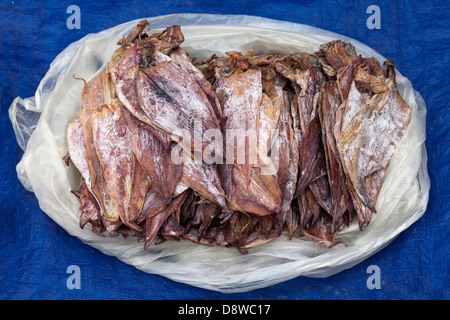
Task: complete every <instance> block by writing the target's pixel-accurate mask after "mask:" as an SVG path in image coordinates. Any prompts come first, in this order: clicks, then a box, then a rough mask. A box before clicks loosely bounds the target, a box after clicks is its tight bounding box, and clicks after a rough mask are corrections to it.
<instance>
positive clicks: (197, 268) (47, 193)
mask: <svg viewBox="0 0 450 320" xmlns="http://www.w3.org/2000/svg"><path fill="white" fill-rule="evenodd" d="M147 20H148V21H149V22H150V23H151V25H152V31H158V29H161V28H165V27H167V26H170V25H173V24H179V25H181V26H182V32H183V33H184V35H185V39H186V40H185V42H184V43H183V44H182V47H183V49H184V50H185V51H187V52H188V53H189V54H190V56H191V57H196V58H197V59H198V60H201V59H207V58H209V57H210V56H211V55H212V54H213V53H216V54H218V55H223V54H224V52H225V51H231V50H236V51H241V52H247V51H248V50H250V49H254V50H255V54H258V53H264V52H280V53H289V52H298V51H304V52H310V53H312V52H314V51H316V50H317V49H318V47H319V45H320V44H322V43H325V42H328V41H331V40H336V39H342V40H345V41H349V42H351V43H352V44H353V45H354V46H355V47H356V50H357V52H358V53H360V54H362V55H363V56H364V57H371V56H374V57H375V58H377V59H378V60H380V61H381V62H383V61H384V60H385V58H384V57H383V56H381V55H380V54H378V53H377V52H375V51H374V50H372V49H371V48H369V47H367V46H365V45H364V44H362V43H359V42H358V41H355V40H353V39H350V38H347V37H344V36H341V35H338V34H334V33H331V32H328V31H325V30H321V29H317V28H314V27H310V26H306V25H301V24H296V23H289V22H283V21H275V20H270V19H265V18H258V17H251V16H235V15H233V16H227V15H195V14H189V15H184V14H178V15H169V16H161V17H152V18H148V19H147ZM138 21H139V20H136V21H130V22H128V23H125V24H122V25H119V26H117V27H114V28H112V29H108V30H105V31H103V32H100V33H97V34H90V35H87V36H86V37H84V38H83V39H81V40H79V41H77V42H74V43H73V44H71V45H70V46H69V47H67V48H66V49H65V50H64V51H63V52H61V54H59V55H58V56H57V58H56V59H55V60H54V61H53V63H52V64H51V66H50V69H49V71H48V72H47V74H46V75H45V77H44V78H43V79H42V81H41V83H40V85H39V87H38V89H37V91H36V94H35V96H34V97H30V98H27V99H21V98H16V99H15V100H14V102H13V103H12V105H11V107H10V110H9V115H10V119H11V122H12V125H13V128H14V132H15V134H16V138H17V142H18V144H19V145H20V147H21V148H22V149H23V150H24V151H25V153H24V155H23V157H22V160H21V161H20V163H19V164H18V165H17V175H18V178H19V180H20V181H21V183H22V184H23V186H24V187H25V188H26V189H27V190H29V191H32V192H34V193H35V195H36V197H37V199H38V201H39V206H40V207H41V209H42V210H43V211H44V212H45V213H46V214H47V215H48V216H49V217H51V218H52V219H53V220H54V221H56V222H57V223H58V224H59V225H60V226H61V227H62V228H64V229H65V230H66V231H67V232H68V233H69V234H71V235H73V236H75V237H77V238H79V239H80V240H82V241H83V242H84V243H87V244H88V245H90V246H92V247H94V248H97V249H98V250H100V251H102V252H103V253H105V254H107V255H111V256H115V257H117V258H118V259H120V260H122V261H124V262H125V263H127V264H130V265H133V266H135V267H136V268H138V269H140V270H142V271H144V272H147V273H154V274H159V275H162V276H165V277H167V278H170V279H172V280H175V281H179V282H182V283H187V284H191V285H193V286H198V287H202V288H206V289H211V290H216V291H221V292H243V291H249V290H253V289H256V288H262V287H266V286H269V285H272V284H276V283H279V282H282V281H285V280H288V279H292V278H294V277H297V276H300V275H302V276H309V277H328V276H331V275H333V274H336V273H338V272H340V271H342V270H344V269H347V268H350V267H352V266H354V265H356V264H358V263H360V262H361V261H363V260H365V259H367V258H368V257H370V256H371V255H373V254H374V253H376V252H378V251H379V250H381V249H382V248H384V247H385V246H387V245H388V244H389V243H390V242H391V241H392V240H393V239H395V237H396V236H398V235H399V234H400V233H401V232H402V231H403V230H405V229H406V228H408V227H409V226H410V225H411V224H412V223H414V222H415V221H417V220H418V219H419V218H420V217H421V216H422V215H423V213H424V212H425V209H426V206H427V202H428V193H429V188H430V182H429V177H428V173H427V167H426V162H427V161H426V159H427V155H426V149H425V144H424V142H425V118H426V106H425V102H424V101H423V99H422V97H421V96H420V94H419V93H418V92H416V91H415V90H414V89H413V87H412V84H411V82H410V81H409V80H408V79H406V78H405V77H403V76H402V75H401V74H400V73H397V82H398V90H399V92H400V94H401V95H402V97H403V98H404V99H405V101H406V102H407V103H408V104H409V106H410V107H411V108H412V116H411V122H410V125H409V127H408V129H407V131H406V133H405V135H404V137H403V139H402V141H401V143H400V145H399V146H398V149H397V151H396V153H395V156H394V157H393V159H392V161H391V163H390V165H389V167H388V170H387V174H386V177H385V180H384V183H383V187H382V189H381V191H380V195H379V198H378V201H377V206H376V209H377V214H376V215H374V217H373V220H372V222H371V224H370V225H369V226H368V227H367V228H366V229H365V230H364V231H363V232H361V231H359V228H358V226H357V224H356V223H353V224H351V225H350V227H349V228H347V229H345V230H343V231H342V232H340V233H339V234H338V237H337V240H340V241H341V242H342V243H341V244H339V245H337V246H335V247H333V248H331V249H328V248H324V247H321V246H319V245H317V244H316V243H314V242H313V241H311V240H308V239H306V238H304V237H301V238H294V239H292V240H288V238H287V236H286V235H282V236H281V237H280V238H278V239H275V240H273V241H270V242H268V243H266V244H264V245H261V246H258V247H255V248H252V249H251V250H250V252H249V254H247V255H241V254H239V253H238V252H237V250H235V249H225V248H215V247H207V246H203V245H198V244H194V243H191V242H189V241H181V242H171V241H168V242H165V243H163V244H160V245H157V246H155V245H152V246H150V247H149V249H147V250H143V244H142V243H138V242H137V240H136V238H133V237H129V238H127V239H123V238H121V237H109V236H106V237H99V236H96V235H94V234H93V233H92V232H91V231H90V230H89V226H86V227H85V229H80V227H79V210H78V207H79V202H78V199H77V198H76V197H74V196H73V195H72V194H71V193H70V192H69V191H70V189H77V188H78V186H79V183H80V175H79V173H78V172H77V170H76V169H75V167H74V166H70V167H66V166H65V164H64V162H63V161H62V157H63V156H64V155H65V154H66V151H67V149H66V127H67V125H68V123H69V122H70V121H71V120H73V119H74V118H76V117H78V114H79V111H80V104H81V91H82V88H83V83H82V82H81V81H77V80H75V79H74V78H73V75H76V76H77V77H82V78H85V79H90V78H92V77H93V76H94V75H95V74H96V73H97V72H98V71H99V70H101V69H102V68H104V67H105V65H106V63H107V61H109V60H110V57H111V55H112V53H113V51H114V50H115V49H116V48H117V45H116V43H117V41H118V40H120V38H121V37H122V36H123V35H125V34H127V33H128V32H129V31H131V30H132V29H133V28H134V27H135V25H136V24H137V22H138Z"/></svg>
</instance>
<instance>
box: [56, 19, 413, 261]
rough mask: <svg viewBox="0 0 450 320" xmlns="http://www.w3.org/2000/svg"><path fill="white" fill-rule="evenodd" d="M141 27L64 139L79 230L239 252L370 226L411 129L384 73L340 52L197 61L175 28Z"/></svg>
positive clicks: (335, 47)
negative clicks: (75, 184)
mask: <svg viewBox="0 0 450 320" xmlns="http://www.w3.org/2000/svg"><path fill="white" fill-rule="evenodd" d="M148 27H149V24H148V23H147V22H146V21H141V22H140V23H139V24H138V25H137V26H136V28H135V29H134V30H133V31H132V32H131V33H130V34H128V35H127V36H126V37H124V38H123V39H122V40H121V41H120V42H119V43H118V45H119V48H118V49H117V50H116V51H115V52H114V54H113V57H112V58H111V61H110V62H109V63H108V64H107V67H106V68H105V69H103V70H101V71H100V72H99V73H98V74H97V75H96V76H95V77H94V78H92V79H91V80H90V81H88V82H86V81H85V85H84V88H83V92H82V104H81V111H80V115H79V118H77V119H75V120H73V121H72V122H71V123H70V124H69V126H68V128H67V150H68V152H67V155H66V156H65V157H64V160H65V161H66V164H68V165H69V164H70V162H72V163H73V164H74V165H75V167H76V168H77V169H78V171H79V172H80V173H81V176H82V179H81V185H80V187H79V189H78V190H72V192H73V193H74V194H75V195H76V196H77V197H78V198H79V200H80V213H81V214H80V227H81V228H84V227H85V226H86V224H90V225H91V227H92V231H93V232H94V233H96V234H98V235H101V236H103V235H104V234H105V232H106V233H109V235H123V236H125V237H128V236H135V237H137V239H138V240H139V241H143V242H144V248H148V246H149V245H151V244H152V243H155V244H159V243H161V242H164V241H166V240H178V241H179V240H191V241H193V242H196V243H199V244H205V245H212V246H224V247H235V248H237V249H238V250H239V252H241V253H247V251H248V249H249V248H250V247H253V246H256V245H259V244H262V243H265V242H267V241H270V240H272V239H274V238H277V237H279V236H280V235H281V234H282V233H283V232H287V234H288V236H289V238H292V237H293V236H305V237H307V238H309V239H312V240H314V241H316V242H317V243H320V244H321V245H324V246H327V247H332V246H334V245H336V244H337V243H339V242H338V241H336V234H337V233H338V232H339V231H340V230H342V229H343V228H345V227H346V226H348V225H349V224H350V223H351V222H352V221H353V219H354V218H355V217H356V219H357V221H358V223H359V227H360V229H361V230H363V229H364V228H365V227H366V226H367V225H368V224H369V223H370V221H371V218H372V215H373V214H374V213H376V209H375V206H376V201H377V197H378V193H379V191H380V188H381V185H382V183H383V178H384V175H385V172H386V169H387V167H388V165H389V162H390V160H391V159H392V156H393V154H394V152H395V150H396V147H397V145H398V144H399V142H400V140H401V138H402V136H403V134H404V132H405V130H406V128H407V126H408V124H409V121H410V113H411V109H410V107H409V106H408V105H407V104H406V103H405V101H404V100H403V99H402V97H401V96H400V95H399V93H398V91H397V88H396V81H395V70H394V69H395V66H394V65H393V63H392V61H389V60H387V61H386V62H385V63H384V67H383V66H382V65H381V64H380V63H379V62H378V60H376V59H375V58H363V57H361V56H360V55H357V53H356V52H355V49H354V47H353V46H352V45H351V44H350V43H345V42H343V41H340V40H339V41H332V42H329V43H326V44H324V45H322V46H321V47H320V49H319V51H318V52H316V53H315V54H306V53H302V52H299V53H293V54H276V53H265V54H259V55H254V54H253V53H252V52H250V53H248V54H245V55H244V54H242V53H240V52H235V51H231V52H226V56H225V57H217V56H216V55H213V56H212V57H211V58H210V59H209V60H207V61H201V62H199V63H194V61H195V60H194V59H190V58H189V56H188V54H187V53H186V52H184V51H183V49H182V48H181V47H180V45H181V44H182V43H183V41H184V36H183V34H182V32H181V29H180V27H179V26H176V25H175V26H172V27H169V28H167V29H165V30H164V31H163V32H161V33H154V34H148V33H147V29H148Z"/></svg>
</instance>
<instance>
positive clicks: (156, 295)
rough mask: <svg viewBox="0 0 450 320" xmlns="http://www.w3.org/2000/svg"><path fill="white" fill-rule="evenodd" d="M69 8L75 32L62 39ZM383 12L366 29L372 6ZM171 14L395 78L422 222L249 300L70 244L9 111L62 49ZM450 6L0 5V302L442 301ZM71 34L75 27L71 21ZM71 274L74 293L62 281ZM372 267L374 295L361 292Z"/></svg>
mask: <svg viewBox="0 0 450 320" xmlns="http://www.w3.org/2000/svg"><path fill="white" fill-rule="evenodd" d="M70 5H77V6H78V8H79V9H80V25H79V29H78V28H69V27H68V25H70V22H71V21H69V22H68V19H70V16H71V14H72V13H73V11H71V10H68V7H69V6H70ZM371 5H376V6H378V8H379V9H380V20H379V22H380V23H379V25H377V28H369V27H368V26H370V25H371V24H370V23H371V22H373V21H369V22H368V19H369V20H370V17H371V15H372V14H373V13H374V12H373V11H371V10H367V9H368V7H369V6H371ZM171 13H215V14H245V15H254V16H261V17H267V18H272V19H278V20H285V21H290V22H296V23H301V24H306V25H311V26H314V27H318V28H321V29H325V30H329V31H332V32H336V33H339V34H342V35H345V36H348V37H351V38H354V39H356V40H359V41H360V42H362V43H364V44H366V45H368V46H370V47H372V48H373V49H374V50H376V51H377V52H379V53H381V54H382V55H383V56H385V57H389V58H390V59H391V60H393V61H394V62H395V64H396V65H397V66H398V68H399V71H400V72H401V73H402V74H403V75H404V76H406V77H407V78H408V79H409V80H411V82H412V85H413V87H414V89H415V90H417V91H418V92H420V94H421V95H422V96H423V98H424V100H425V102H426V105H427V131H426V134H427V138H426V139H427V140H426V146H427V153H428V172H429V175H430V180H431V191H430V198H429V202H428V208H427V211H426V212H425V214H424V216H423V217H422V218H421V219H419V220H418V221H417V222H416V223H414V224H413V225H412V226H411V227H409V228H408V229H407V230H405V231H404V232H402V233H401V234H400V235H399V236H398V237H397V238H396V239H395V240H394V241H393V242H392V243H391V244H390V245H389V246H388V247H386V248H384V249H383V250H382V251H380V252H378V253H377V254H375V255H373V256H372V257H370V258H369V259H367V260H365V261H363V262H361V263H360V264H358V265H356V266H354V267H352V268H351V269H348V270H344V271H342V272H340V273H338V274H336V275H334V276H331V277H328V278H324V279H314V278H307V277H298V278H295V279H292V280H289V281H286V282H283V283H280V284H277V285H273V286H270V287H267V288H263V289H257V290H253V291H250V292H245V293H234V294H223V293H219V292H214V291H209V290H205V289H199V288H196V287H192V286H190V285H186V284H181V283H177V282H174V281H171V280H168V279H167V278H164V277H162V276H158V275H151V274H146V273H144V272H142V271H139V270H137V269H136V268H134V267H132V266H130V265H127V264H125V263H123V262H121V261H119V260H118V259H116V258H114V257H111V256H107V255H104V254H103V253H101V252H100V251H98V250H96V249H94V248H92V247H90V246H88V245H86V244H84V243H82V242H81V241H80V240H78V239H77V238H75V237H72V236H70V235H69V234H68V233H67V232H66V231H65V230H64V229H62V228H61V227H60V226H59V225H58V224H56V223H55V222H54V221H53V220H52V219H51V218H49V217H48V216H47V215H46V214H45V213H44V212H43V211H42V210H41V209H40V208H39V204H38V201H37V199H36V197H35V195H34V194H33V193H31V192H28V191H26V190H25V189H24V187H23V186H22V184H21V183H20V182H19V180H18V179H17V173H16V165H17V163H18V162H19V161H20V159H21V157H22V154H23V151H22V149H20V148H19V146H18V144H17V142H16V137H15V135H14V131H13V129H12V126H11V122H10V120H9V118H8V108H9V106H10V104H11V102H12V101H13V100H14V98H15V97H17V96H20V97H23V98H25V97H30V96H33V95H34V94H35V90H36V88H37V86H38V85H39V82H40V80H41V79H42V78H43V76H44V75H45V73H46V71H47V70H48V68H49V65H50V63H51V62H52V61H53V60H54V59H55V57H56V56H57V55H58V54H59V53H60V52H61V51H62V50H63V49H64V48H66V47H67V46H68V45H69V44H70V43H72V42H74V41H76V40H79V39H81V38H82V37H84V36H85V35H87V34H89V33H96V32H99V31H101V30H104V29H107V28H111V27H113V26H115V25H118V24H120V23H124V22H127V21H130V20H134V19H138V18H142V17H150V16H159V15H165V14H171ZM449 17H450V3H448V2H446V1H443V2H441V1H428V2H423V1H354V2H348V1H329V0H322V1H276V2H275V1H273V2H262V1H253V0H252V1H233V2H230V3H226V2H216V1H188V2H185V1H178V0H176V1H159V0H158V1H129V2H119V1H117V2H116V1H96V2H91V1H77V2H76V3H75V2H73V3H72V2H65V1H3V0H2V1H1V3H0V71H1V72H0V86H1V91H0V99H1V109H0V111H1V117H0V134H1V139H0V150H1V153H0V177H1V178H2V182H3V184H2V188H1V189H0V245H1V250H0V298H2V299H187V298H189V299H448V298H449V297H450V292H449V275H448V271H449V265H448V253H449V250H448V248H449V245H448V242H447V241H448V240H449V219H448V217H449V212H450V184H449V183H448V181H449V179H450V174H449V172H450V165H449V163H450V160H449V159H450V138H449V134H448V132H449V131H450V114H449V113H448V111H449V110H450V109H449V107H450V105H449V102H448V101H449V100H448V99H449V91H450V89H449V86H448V85H447V83H446V79H445V78H444V73H445V72H446V70H447V69H448V68H449V67H450V54H449V52H450V36H449V34H450V32H449V31H450V18H449ZM72 22H73V21H72ZM71 266H77V267H78V268H79V271H80V272H81V274H80V287H79V288H78V287H73V286H70V285H68V284H70V281H69V282H68V278H69V277H70V275H71V274H72V272H73V268H72V267H71ZM373 266H376V267H378V268H379V269H377V270H379V271H380V274H379V276H380V280H381V282H380V286H379V288H373V287H371V286H370V285H369V286H368V285H367V280H368V278H369V277H370V275H371V273H372V272H373V270H374V269H373Z"/></svg>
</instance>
